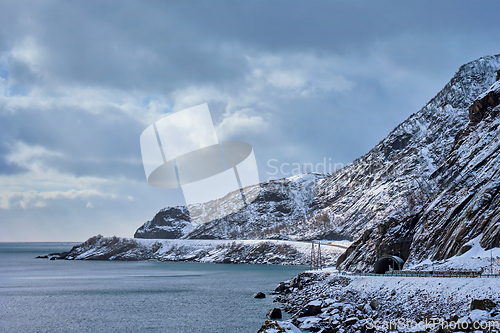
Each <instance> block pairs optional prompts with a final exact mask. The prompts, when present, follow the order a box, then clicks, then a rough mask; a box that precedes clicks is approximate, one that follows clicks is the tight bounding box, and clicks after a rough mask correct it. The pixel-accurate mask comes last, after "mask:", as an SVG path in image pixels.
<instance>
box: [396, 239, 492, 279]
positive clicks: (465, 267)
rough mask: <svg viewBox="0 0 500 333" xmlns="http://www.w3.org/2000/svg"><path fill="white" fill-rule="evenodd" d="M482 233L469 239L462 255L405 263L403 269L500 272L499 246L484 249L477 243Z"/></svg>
mask: <svg viewBox="0 0 500 333" xmlns="http://www.w3.org/2000/svg"><path fill="white" fill-rule="evenodd" d="M482 237H483V235H482V234H481V235H479V236H477V237H476V238H474V239H472V240H470V241H469V242H467V243H466V244H465V245H468V246H471V248H470V250H468V251H467V252H465V253H464V254H462V255H459V256H454V257H451V258H449V259H446V260H441V261H431V260H430V259H427V260H425V261H422V262H421V263H419V264H417V265H408V267H407V266H406V265H405V266H404V269H405V270H416V271H480V272H482V273H483V274H500V248H498V247H496V248H493V249H490V250H485V249H484V248H482V247H481V245H480V244H479V241H480V240H481V238H482ZM499 287H500V285H499Z"/></svg>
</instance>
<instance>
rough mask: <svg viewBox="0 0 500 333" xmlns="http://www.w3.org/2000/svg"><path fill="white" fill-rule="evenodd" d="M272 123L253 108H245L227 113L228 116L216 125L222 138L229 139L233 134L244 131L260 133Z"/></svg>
mask: <svg viewBox="0 0 500 333" xmlns="http://www.w3.org/2000/svg"><path fill="white" fill-rule="evenodd" d="M269 126H270V124H269V123H268V122H266V121H265V120H264V118H263V117H262V116H260V115H257V114H255V112H253V110H251V109H243V110H239V111H236V112H234V113H233V114H226V117H225V118H224V119H223V120H222V122H221V123H220V124H218V125H217V126H216V131H217V136H218V137H219V139H220V140H229V139H230V138H231V137H232V136H234V135H236V134H242V133H259V132H265V131H266V130H268V129H269Z"/></svg>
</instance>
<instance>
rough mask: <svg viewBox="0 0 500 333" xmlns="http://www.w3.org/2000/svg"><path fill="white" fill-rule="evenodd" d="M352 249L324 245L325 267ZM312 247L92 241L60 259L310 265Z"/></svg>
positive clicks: (342, 243)
mask: <svg viewBox="0 0 500 333" xmlns="http://www.w3.org/2000/svg"><path fill="white" fill-rule="evenodd" d="M349 245H350V243H349V242H345V241H332V242H329V243H328V244H327V243H323V244H322V248H321V253H322V259H323V261H322V262H323V264H324V265H334V264H335V262H336V260H337V258H338V257H339V256H340V255H341V254H342V253H343V252H344V251H345V249H346V248H347V247H348V246H349ZM310 251H311V244H310V243H307V242H296V241H282V240H237V241H234V240H199V239H169V240H166V239H161V240H156V239H131V238H118V237H103V236H101V235H98V236H95V237H92V238H90V239H88V240H87V241H86V242H84V243H82V244H80V245H77V246H75V247H73V248H72V249H71V251H69V252H66V253H64V254H62V255H59V256H58V257H57V258H58V259H67V260H133V261H135V260H149V259H156V260H160V261H193V262H211V263H243V264H278V265H309V263H310Z"/></svg>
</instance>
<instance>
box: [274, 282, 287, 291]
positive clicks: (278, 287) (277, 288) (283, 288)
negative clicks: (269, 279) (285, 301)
mask: <svg viewBox="0 0 500 333" xmlns="http://www.w3.org/2000/svg"><path fill="white" fill-rule="evenodd" d="M286 290H288V287H287V285H286V284H285V282H280V284H279V285H278V286H277V287H276V289H275V291H276V292H279V293H284V292H286Z"/></svg>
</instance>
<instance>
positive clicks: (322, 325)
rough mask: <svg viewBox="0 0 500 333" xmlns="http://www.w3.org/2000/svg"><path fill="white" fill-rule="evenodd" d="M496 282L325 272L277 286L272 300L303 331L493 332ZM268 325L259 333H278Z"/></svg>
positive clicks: (499, 309)
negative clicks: (279, 304)
mask: <svg viewBox="0 0 500 333" xmlns="http://www.w3.org/2000/svg"><path fill="white" fill-rule="evenodd" d="M499 284H500V280H499V279H495V278H490V279H487V278H432V277H431V278H415V277H385V276H353V275H342V274H338V272H337V271H336V270H333V269H330V270H327V271H323V272H322V271H306V272H303V273H301V274H299V275H297V276H296V277H294V278H292V279H291V280H289V281H284V282H281V283H280V284H279V285H278V287H277V288H276V290H275V292H276V293H279V296H277V298H276V299H275V301H276V302H280V303H281V304H282V308H283V309H284V311H286V312H288V313H290V314H291V315H292V319H291V320H290V321H289V322H288V323H290V324H293V325H295V326H296V327H298V328H300V330H303V331H309V332H322V333H337V332H339V333H344V332H345V333H347V332H361V333H364V332H389V331H398V332H458V331H463V332H470V331H481V332H498V331H500V330H499V328H500V291H499V289H498V285H499ZM270 324H271V323H267V326H269V329H266V328H265V326H266V325H264V326H263V329H262V332H279V330H275V331H273V329H274V328H272V327H271V326H272V325H270ZM481 325H482V326H481ZM485 325H489V326H488V327H487V328H486V329H484V328H485ZM477 327H479V328H477ZM476 328H477V329H476Z"/></svg>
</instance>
